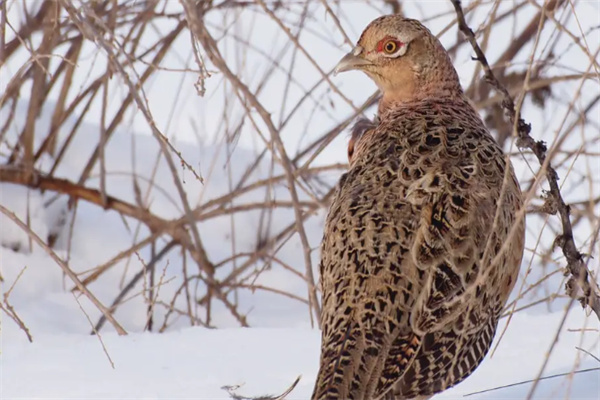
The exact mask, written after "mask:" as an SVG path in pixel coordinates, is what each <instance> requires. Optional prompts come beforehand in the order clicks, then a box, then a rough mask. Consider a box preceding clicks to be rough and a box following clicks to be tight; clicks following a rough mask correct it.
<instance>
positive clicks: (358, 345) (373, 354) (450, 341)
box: [313, 16, 524, 400]
mask: <svg viewBox="0 0 600 400" xmlns="http://www.w3.org/2000/svg"><path fill="white" fill-rule="evenodd" d="M390 40H393V41H396V42H397V43H396V44H395V45H394V46H390V47H389V49H388V50H390V52H391V51H396V52H398V54H399V55H398V56H397V57H394V58H389V57H385V58H384V57H382V56H381V55H377V54H376V53H377V49H380V50H381V52H385V51H386V50H385V47H383V46H386V43H387V41H390ZM399 46H405V49H404V50H403V51H402V50H399V49H398V47H399ZM432 46H433V47H432ZM392 47H395V48H392ZM357 48H359V50H356V48H355V50H354V51H353V53H350V54H349V56H347V57H345V61H344V59H343V60H342V62H341V64H340V65H342V68H347V65H348V63H349V62H354V64H355V65H356V64H357V65H359V67H358V68H359V69H362V70H364V71H365V72H367V74H368V75H369V76H371V77H372V78H373V79H374V80H375V81H376V83H377V84H378V86H379V87H380V88H381V89H382V91H383V99H382V101H381V103H380V106H379V113H378V118H377V121H376V122H375V123H372V124H368V123H364V122H362V123H359V125H357V128H356V129H355V131H354V132H353V135H352V139H351V143H350V147H349V157H350V169H349V170H348V172H347V173H345V174H343V175H342V177H341V179H340V182H339V184H338V188H337V192H336V194H335V196H334V199H333V202H332V204H331V208H330V211H329V214H328V216H327V219H326V224H325V232H324V237H323V243H322V247H321V264H320V269H321V289H322V309H323V313H322V317H321V325H322V348H321V361H320V369H319V374H318V377H317V382H316V385H315V390H314V393H313V399H314V400H324V399H328V400H329V399H353V400H359V399H364V400H371V399H390V400H391V399H395V400H405V399H406V400H408V399H413V400H416V399H427V398H429V397H430V396H432V395H433V394H435V393H438V392H440V391H443V390H445V389H447V388H448V387H450V386H452V385H454V384H456V383H458V382H460V381H461V380H463V379H464V378H466V377H467V376H468V375H469V374H470V373H471V372H472V371H473V370H474V369H475V368H476V367H477V366H478V365H479V363H480V362H481V360H482V359H483V357H484V356H485V354H486V353H487V351H488V349H489V347H490V344H491V342H492V339H493V336H494V332H495V329H496V325H497V321H498V318H499V316H500V313H501V310H502V308H503V306H504V304H505V303H506V301H507V299H508V296H509V295H510V292H511V290H512V288H513V286H514V284H515V281H516V278H517V275H518V271H519V266H520V262H521V258H522V254H523V243H524V221H523V219H522V218H521V220H518V219H517V215H516V214H517V211H518V210H519V209H520V208H521V206H522V203H521V201H522V200H521V193H520V189H519V185H518V182H517V180H516V178H515V175H514V172H513V169H512V166H511V164H510V161H509V160H508V158H506V157H505V156H504V154H503V152H502V149H501V148H500V147H499V145H498V144H497V143H496V142H495V140H494V139H493V137H492V136H491V135H490V134H489V132H488V131H487V129H486V128H485V126H484V124H483V122H482V121H481V118H480V117H479V115H478V113H477V111H476V110H475V109H474V108H473V106H472V105H471V104H470V102H469V101H468V99H467V98H466V97H465V95H464V94H463V93H462V90H461V88H460V84H459V83H458V77H457V75H456V72H455V70H454V67H453V66H452V64H451V62H450V60H449V58H448V56H447V54H446V52H445V50H444V49H443V47H441V44H439V42H438V41H437V39H435V38H434V37H433V35H431V33H429V31H428V30H427V29H426V28H424V27H423V26H422V25H421V24H420V23H418V22H417V21H414V20H408V19H403V18H401V17H398V16H386V17H382V18H380V19H378V20H375V21H374V22H373V23H371V25H369V27H367V29H366V30H365V32H364V33H363V35H362V37H361V39H360V40H359V44H358V46H357ZM432 48H433V49H434V50H433V51H432ZM371 49H372V50H371ZM369 51H372V52H375V54H373V53H371V56H369ZM423 52H429V53H430V56H432V57H434V58H435V59H432V60H430V59H428V56H427V54H423ZM436 52H437V53H436ZM361 53H362V57H364V58H363V59H362V60H360V61H356V60H354V61H352V60H353V59H352V57H361ZM431 53H433V55H431ZM378 57H379V58H378ZM348 60H350V61H348ZM400 61H401V62H400ZM398 68H400V69H407V70H408V72H406V71H404V72H398V71H396V69H398ZM430 68H434V69H435V74H434V75H435V76H433V77H432V76H431V74H429V72H430V71H431V69H430ZM354 69H355V68H354ZM397 80H399V82H397ZM407 80H408V81H410V83H408V84H406V85H405V86H406V87H408V89H407V88H406V87H404V88H401V86H402V85H403V82H404V83H406V81H407ZM411 87H412V89H411ZM390 90H391V91H392V92H389V91H390Z"/></svg>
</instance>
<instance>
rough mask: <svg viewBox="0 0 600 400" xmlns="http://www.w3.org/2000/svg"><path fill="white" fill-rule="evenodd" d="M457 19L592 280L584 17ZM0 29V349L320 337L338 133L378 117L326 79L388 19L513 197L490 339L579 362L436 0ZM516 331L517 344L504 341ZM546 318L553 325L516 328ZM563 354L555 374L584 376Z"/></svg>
mask: <svg viewBox="0 0 600 400" xmlns="http://www.w3.org/2000/svg"><path fill="white" fill-rule="evenodd" d="M463 9H464V13H465V16H466V20H467V23H468V24H469V26H470V27H471V28H472V29H473V31H474V33H475V36H476V38H477V40H478V42H479V44H480V46H481V47H482V49H483V50H484V52H485V54H486V56H487V58H488V60H489V62H490V65H491V66H492V67H493V71H494V73H495V75H496V76H497V77H498V78H499V80H500V82H501V83H502V84H503V85H505V86H506V88H507V89H508V91H509V93H510V94H511V95H512V96H513V98H514V99H515V102H516V103H517V105H518V107H519V109H520V112H521V114H522V117H523V118H524V119H525V120H526V121H527V122H528V123H530V124H531V127H532V130H531V136H532V137H533V138H534V139H537V140H543V141H544V142H546V144H547V147H548V153H547V160H548V162H549V163H551V164H552V166H554V167H555V168H556V170H557V172H558V175H559V177H560V180H559V184H560V185H561V192H562V195H563V197H564V198H565V201H566V202H567V203H568V204H569V205H570V207H571V208H570V211H571V221H572V224H573V229H574V237H575V243H576V244H577V246H578V248H579V250H580V251H581V252H582V253H583V254H584V255H585V262H586V265H587V266H588V269H589V271H590V272H591V273H592V275H593V276H597V275H598V272H599V271H600V269H599V266H598V265H599V264H598V261H597V260H598V252H599V250H600V240H599V239H598V235H599V232H600V223H599V221H600V219H599V215H600V206H599V202H600V103H599V100H600V85H599V76H600V65H599V61H598V60H599V56H598V54H599V52H600V4H599V3H598V2H597V1H587V0H546V1H542V0H514V1H500V0H474V1H464V2H463ZM0 13H1V14H0V49H1V53H0V206H1V208H0V211H1V213H0V246H1V247H0V266H1V271H0V273H1V279H2V286H3V289H2V290H3V294H4V298H3V305H2V309H3V315H2V318H3V322H4V324H3V327H2V331H3V338H4V343H8V342H7V341H11V343H13V342H12V341H14V343H16V342H17V341H21V340H26V339H27V338H28V337H29V336H32V337H35V336H36V334H38V335H44V334H46V333H68V334H88V333H90V332H100V333H102V332H104V331H108V332H112V331H117V332H120V333H122V332H125V331H127V332H142V331H152V332H165V331H170V330H171V331H172V330H176V329H180V328H183V327H189V326H201V327H208V328H226V327H228V328H231V327H287V328H309V327H314V328H318V321H319V318H318V315H319V304H318V299H319V298H320V295H319V292H318V279H319V275H318V270H319V269H318V261H319V244H320V241H321V238H322V230H323V220H324V217H325V215H326V213H327V209H328V204H329V200H330V198H331V196H332V193H333V190H334V188H335V184H336V182H337V179H338V178H339V176H340V175H341V174H342V173H343V172H344V171H345V169H346V168H347V156H346V147H347V142H348V139H349V137H348V128H349V125H350V124H351V123H352V122H353V121H354V120H355V119H356V117H357V116H361V115H364V116H367V117H369V118H371V117H373V115H374V114H375V113H376V103H377V98H378V97H377V96H378V93H377V90H376V87H375V86H374V84H373V83H372V82H371V81H370V80H369V79H368V78H367V77H366V76H364V75H363V74H360V73H358V72H353V73H347V74H343V75H341V76H335V77H334V76H333V75H332V69H333V67H334V66H335V64H336V63H337V61H338V60H339V59H340V58H341V57H342V56H343V55H344V54H345V53H346V52H348V51H349V50H350V49H351V48H352V46H353V44H354V43H355V42H356V40H357V39H358V37H359V35H360V33H361V32H362V30H363V29H364V27H365V26H366V25H367V24H368V23H369V22H370V21H371V20H372V19H374V18H376V17H378V16H380V15H382V14H389V13H402V14H404V15H405V16H407V17H410V18H416V19H419V20H421V21H422V22H423V23H424V24H425V25H426V26H427V27H428V28H429V29H430V30H431V31H432V32H433V33H434V34H436V35H437V36H438V37H439V38H440V40H441V42H442V43H443V44H444V46H445V47H446V49H447V50H448V51H449V53H450V55H451V57H452V59H453V61H454V65H455V67H456V69H457V71H458V73H459V76H460V78H461V82H462V84H463V87H464V89H465V91H466V93H467V94H468V96H469V97H470V98H471V99H472V101H473V103H474V104H475V105H476V107H477V109H478V110H479V111H480V113H481V115H482V116H483V117H484V120H485V122H486V124H487V126H488V127H489V129H490V131H491V132H492V134H493V135H494V137H495V138H496V139H497V140H498V142H499V143H500V144H501V145H502V147H503V148H504V150H505V151H506V152H507V153H509V154H510V155H511V159H512V162H513V163H514V165H515V168H516V172H517V176H518V178H519V180H520V183H521V187H522V189H523V192H524V196H525V197H526V199H527V200H526V202H527V247H526V252H525V256H524V259H523V265H522V269H521V276H520V281H519V283H518V284H517V286H516V288H515V291H514V293H513V296H512V300H511V302H509V304H508V306H507V309H506V318H504V319H503V323H502V327H501V331H503V329H504V328H506V327H507V329H508V332H511V329H513V330H514V331H513V332H521V330H520V329H522V332H530V333H531V331H532V330H533V331H534V332H535V334H536V335H538V334H539V335H545V336H547V337H548V338H550V339H552V338H553V337H554V336H555V335H558V333H559V332H561V329H567V328H568V329H569V330H570V335H578V336H577V337H578V338H579V339H577V340H579V341H580V342H581V343H585V346H584V347H585V349H586V351H588V352H591V353H592V354H596V355H598V353H599V348H598V337H599V336H600V335H598V330H597V325H598V324H597V318H596V317H595V316H594V315H593V314H591V316H589V318H588V314H589V310H588V311H586V310H583V309H582V308H581V307H580V306H579V304H578V302H577V301H573V300H572V299H571V298H569V297H568V296H567V295H566V294H565V290H564V286H565V283H566V281H567V279H568V278H567V277H566V276H565V267H566V265H567V263H566V260H565V258H564V256H563V254H562V251H561V250H560V248H557V247H556V239H557V237H558V236H559V235H561V233H562V226H561V222H560V219H559V217H558V216H556V215H552V214H551V213H550V214H549V213H548V212H547V211H553V210H551V209H550V210H549V209H548V207H547V203H546V201H545V199H546V195H547V192H546V191H547V190H548V185H547V182H546V181H545V178H544V172H543V171H542V172H540V165H539V163H538V161H537V159H536V158H535V156H533V155H532V154H530V152H528V151H525V150H521V149H519V148H518V147H517V145H516V141H515V140H514V135H513V127H512V125H511V124H510V122H509V121H508V119H507V118H506V117H505V115H504V111H503V109H502V107H501V101H502V97H501V96H500V95H499V93H497V92H496V91H495V90H494V89H493V88H492V87H491V86H490V85H489V84H488V83H486V82H485V80H484V79H482V77H483V73H482V70H481V67H480V65H479V64H478V63H477V62H476V61H474V60H473V56H474V52H473V49H472V48H471V46H470V44H469V43H468V42H467V41H466V40H465V38H464V36H463V35H462V34H461V33H460V32H459V31H458V28H457V24H456V13H455V10H454V7H453V6H452V4H451V2H450V1H442V0H440V1H437V0H436V1H401V0H380V1H376V0H343V1H342V0H340V1H325V0H287V1H272V0H251V1H242V0H214V1H213V0H206V1H191V0H181V1H175V0H92V1H83V0H45V1H42V0H3V1H0ZM188 20H189V21H193V23H192V24H189V25H191V26H192V28H193V29H192V30H190V28H189V26H188ZM545 204H546V206H545ZM82 310H83V312H82ZM514 315H516V316H521V317H520V318H518V319H517V318H515V320H516V321H519V322H518V323H519V324H521V325H516V326H514V327H513V326H512V324H511V323H508V322H509V320H510V319H511V318H512V317H513V316H514ZM543 315H555V316H556V318H557V319H556V320H557V321H559V322H560V321H563V322H562V323H560V324H558V325H552V328H547V327H546V328H543V329H542V328H540V327H535V326H532V325H527V321H528V317H527V316H531V320H532V321H533V320H535V318H536V317H538V316H543ZM573 315H576V317H575V319H569V318H571V317H572V316H573ZM7 317H8V318H7ZM564 321H571V324H570V325H569V326H566V325H565V324H564ZM515 324H517V322H515ZM540 326H541V325H540ZM555 328H556V329H555ZM500 336H501V335H500V334H499V335H498V337H500ZM517 336H518V335H517ZM559 345H560V342H559ZM555 349H556V348H555V347H552V348H550V349H549V350H548V356H550V355H551V354H552V352H553V351H554V350H555ZM561 354H562V355H561V356H560V357H559V358H560V359H561V360H562V361H561V362H564V365H565V366H567V365H568V366H569V370H576V369H577V368H578V367H579V365H580V364H581V363H582V362H583V361H582V360H592V359H591V358H590V356H589V355H588V354H586V353H585V352H582V351H576V350H574V349H572V348H570V350H569V352H568V353H561ZM546 360H547V357H546ZM594 362H595V361H594ZM536 363H537V364H536V365H538V366H541V365H542V362H537V361H536ZM596 364H597V362H596ZM596 364H594V365H596ZM561 365H562V364H561ZM596 366H597V365H596ZM542 370H543V368H542ZM533 372H537V371H532V373H533ZM596 377H598V375H597V374H596ZM593 379H595V378H593ZM561 398H562V397H561Z"/></svg>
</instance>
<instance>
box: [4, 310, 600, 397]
mask: <svg viewBox="0 0 600 400" xmlns="http://www.w3.org/2000/svg"><path fill="white" fill-rule="evenodd" d="M561 319H562V313H560V312H557V313H554V314H551V315H545V316H528V315H523V314H521V315H517V316H515V318H514V320H513V321H512V323H511V326H510V329H509V330H508V331H507V333H506V336H505V337H504V339H503V341H502V343H501V344H500V346H499V348H498V350H497V353H496V354H495V355H494V356H493V357H491V358H490V357H488V358H487V359H486V360H485V361H484V363H483V364H482V365H481V367H480V368H479V369H477V370H476V372H475V373H474V374H473V376H471V377H470V378H469V379H467V380H466V381H465V382H464V383H462V384H460V385H458V386H457V387H456V388H454V389H453V390H450V391H448V392H447V393H444V394H442V395H439V396H438V397H436V398H439V399H440V400H441V399H462V398H463V396H464V395H465V394H468V393H472V392H476V391H481V390H486V389H491V388H494V387H497V386H502V385H508V384H513V383H516V382H520V381H523V380H528V379H533V378H535V376H536V374H537V373H538V371H539V367H540V365H541V363H542V361H543V359H544V357H545V354H546V352H547V350H548V349H549V346H550V344H551V342H552V340H553V337H552V335H548V334H547V333H548V332H554V331H555V330H556V328H557V326H558V325H559V324H560V321H561ZM583 319H584V317H583V313H581V311H580V310H573V311H572V312H571V313H570V315H569V318H568V319H567V321H566V324H565V328H563V329H562V330H561V334H560V338H559V342H558V344H557V350H556V351H555V352H554V353H553V355H552V357H551V359H550V362H549V364H548V367H547V368H546V371H545V373H544V376H548V375H553V374H559V373H564V372H569V371H571V370H573V359H574V356H575V355H577V353H578V350H576V347H581V348H585V349H587V350H588V351H592V352H595V353H596V354H598V344H597V333H596V334H595V336H596V338H595V339H594V334H592V335H588V336H587V338H586V339H584V340H583V341H582V340H581V335H580V334H579V333H577V332H569V331H568V329H567V328H568V327H579V326H582V324H584V323H585V321H583ZM588 326H590V327H595V328H596V329H597V328H598V324H597V323H596V324H595V325H594V324H593V323H592V321H591V320H590V321H588ZM5 329H6V330H8V331H9V332H5V334H7V335H8V337H9V338H10V339H8V340H7V339H6V338H5V339H4V341H3V356H2V393H1V394H2V398H3V399H33V398H38V399H41V398H43V399H51V398H53V399H134V398H135V399H141V398H144V399H184V398H185V399H227V398H229V396H228V393H227V392H226V391H225V390H224V389H222V387H223V386H228V385H242V386H241V387H240V388H239V389H238V390H237V393H238V394H241V395H244V396H257V395H264V394H277V393H281V392H283V391H284V390H285V389H286V388H287V387H288V386H289V385H290V384H291V383H292V382H293V381H294V379H295V378H296V377H297V376H299V375H301V376H302V378H301V380H300V382H299V384H298V386H297V387H296V388H295V390H294V391H293V392H292V393H291V394H290V395H289V397H288V399H290V400H296V399H298V400H300V399H308V398H309V397H310V394H311V390H312V385H313V383H314V380H315V377H316V373H317V365H318V356H319V332H318V331H317V330H310V329H301V328H300V329H275V328H270V329H265V328H246V329H243V328H239V329H218V330H209V329H204V328H186V329H182V330H179V331H172V332H168V333H165V334H151V333H134V334H130V335H128V336H124V337H120V336H118V335H117V334H116V333H105V334H104V335H102V341H103V342H104V345H105V346H106V350H107V352H108V355H109V356H110V358H111V360H112V362H114V369H113V368H112V367H111V364H110V362H109V360H108V358H107V356H106V355H105V353H104V352H103V349H102V346H101V343H100V342H99V340H98V338H97V337H92V336H88V335H81V334H40V335H39V336H36V337H35V341H34V343H32V344H30V343H28V342H27V341H26V340H25V339H24V337H23V335H19V334H18V333H17V332H11V331H13V330H14V329H15V328H14V327H13V326H12V324H7V325H6V327H5ZM579 356H580V358H582V359H583V358H585V359H586V361H583V362H581V363H580V364H579V365H577V367H576V370H584V369H589V368H597V367H598V362H597V361H593V360H591V359H590V358H589V357H584V354H583V353H581V352H579ZM530 388H531V384H530V383H529V384H525V385H519V386H516V387H511V388H506V389H500V390H497V391H493V392H488V393H482V394H477V395H473V396H469V397H467V398H469V399H490V400H491V399H497V400H500V399H515V400H517V399H524V398H526V395H527V393H528V392H529V390H530ZM599 393H600V372H599V371H598V370H595V371H592V372H587V373H581V374H576V375H575V376H574V377H573V378H572V379H566V378H565V377H558V378H554V379H549V380H544V381H542V382H541V383H540V387H539V389H538V390H537V391H536V395H535V397H534V398H535V399H565V398H568V399H572V400H576V399H577V400H596V399H598V396H599ZM567 394H568V395H567Z"/></svg>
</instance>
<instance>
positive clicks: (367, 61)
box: [335, 15, 461, 110]
mask: <svg viewBox="0 0 600 400" xmlns="http://www.w3.org/2000/svg"><path fill="white" fill-rule="evenodd" d="M350 70H360V71H363V72H365V73H366V74H367V75H368V76H369V77H370V78H371V79H372V80H373V81H374V82H375V84H376V85H377V86H378V87H379V89H380V90H381V91H382V93H383V98H382V103H381V105H383V106H385V105H386V104H388V103H397V102H409V101H414V100H419V99H421V98H424V97H427V96H440V95H441V96H444V95H446V94H456V93H461V88H460V83H459V80H458V76H457V74H456V71H455V69H454V66H453V65H452V62H451V60H450V58H449V57H448V54H447V52H446V50H445V49H444V48H443V46H442V45H441V43H440V42H439V41H438V40H437V38H436V37H435V36H433V35H432V34H431V32H430V31H429V30H428V29H427V28H426V27H424V26H423V25H422V24H421V23H420V22H419V21H416V20H414V19H408V18H403V17H401V16H399V15H386V16H383V17H380V18H377V19H375V20H374V21H373V22H371V23H370V24H369V25H368V26H367V27H366V28H365V30H364V31H363V33H362V35H361V37H360V39H359V40H358V43H357V45H356V46H355V47H354V48H353V49H352V51H351V52H350V53H348V54H346V55H345V56H344V57H343V58H342V59H341V60H340V62H339V63H338V65H337V66H336V68H335V73H336V74H337V73H340V72H344V71H350ZM381 105H380V110H381ZM384 108H385V107H384Z"/></svg>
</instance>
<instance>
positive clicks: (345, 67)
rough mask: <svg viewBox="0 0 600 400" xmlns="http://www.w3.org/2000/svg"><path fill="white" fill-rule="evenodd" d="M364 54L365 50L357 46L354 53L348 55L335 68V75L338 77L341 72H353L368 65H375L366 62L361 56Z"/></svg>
mask: <svg viewBox="0 0 600 400" xmlns="http://www.w3.org/2000/svg"><path fill="white" fill-rule="evenodd" d="M362 52H363V48H362V47H360V46H356V47H355V48H354V49H352V51H351V52H350V53H348V54H346V55H345V56H344V57H343V58H342V59H341V60H340V62H339V63H338V64H337V65H336V66H335V69H334V70H333V75H337V74H339V73H340V72H345V71H351V70H353V69H361V68H363V67H365V66H367V65H373V63H372V62H370V61H368V60H365V59H364V58H362V57H361V56H360V55H361V53H362Z"/></svg>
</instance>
